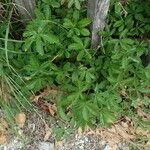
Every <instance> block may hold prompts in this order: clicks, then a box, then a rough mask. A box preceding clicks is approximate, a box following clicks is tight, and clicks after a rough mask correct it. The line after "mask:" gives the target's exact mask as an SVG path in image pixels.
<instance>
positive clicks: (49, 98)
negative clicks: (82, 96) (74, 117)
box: [0, 87, 150, 150]
mask: <svg viewBox="0 0 150 150" xmlns="http://www.w3.org/2000/svg"><path fill="white" fill-rule="evenodd" d="M59 93H60V90H59V89H57V88H51V87H47V88H45V89H44V90H43V91H42V92H40V93H39V94H35V95H32V96H31V100H32V102H33V103H34V104H35V105H36V106H37V107H38V108H39V111H40V113H41V114H42V116H43V118H44V119H45V118H48V117H49V115H50V117H52V118H55V119H56V117H55V116H56V115H57V108H56V99H57V97H58V94H59ZM122 93H123V95H125V92H122ZM137 114H138V115H139V116H140V117H142V118H144V119H147V120H149V118H150V117H149V114H146V113H144V112H143V111H142V110H141V109H140V108H138V109H137ZM54 122H55V123H54ZM54 122H47V123H43V122H42V121H41V119H40V118H39V117H38V116H37V114H34V115H29V116H28V117H27V118H26V115H25V114H24V113H23V112H22V113H20V114H17V115H16V123H17V124H18V126H19V127H20V128H22V130H23V133H24V135H25V136H30V138H31V139H30V142H28V144H27V145H28V146H27V150H31V147H32V150H36V149H37V147H36V146H37V145H38V143H39V142H40V141H45V142H52V143H55V147H56V150H71V149H72V150H76V149H75V145H76V142H77V141H78V142H77V143H79V144H77V145H82V144H80V142H79V139H80V138H83V137H84V138H85V139H86V140H87V139H88V138H89V139H91V141H92V138H93V140H94V141H92V143H90V145H91V146H92V144H94V145H95V150H97V147H99V145H100V143H99V142H97V143H96V142H95V141H99V140H101V141H105V142H104V143H105V144H102V145H106V143H107V144H108V145H109V146H110V147H111V150H117V149H118V144H120V143H128V142H130V141H131V142H133V141H134V140H136V137H137V135H140V136H146V137H148V138H150V131H149V130H144V129H142V128H141V127H135V125H134V123H133V121H132V119H130V118H128V117H126V116H125V117H124V118H123V119H120V120H119V121H118V122H116V123H115V124H113V126H112V127H111V128H103V127H98V128H96V129H94V130H92V129H91V128H89V127H87V128H86V129H85V130H84V131H83V130H82V128H78V130H76V132H75V133H74V135H75V136H74V137H73V138H69V139H68V140H67V141H66V140H65V139H64V140H62V141H56V139H55V135H54V133H53V128H55V126H56V124H57V120H55V121H54ZM1 126H2V127H1ZM23 127H24V128H23ZM5 128H8V125H7V122H5V121H4V120H3V121H1V122H0V131H1V130H2V131H3V132H4V133H2V134H0V135H1V136H0V142H1V144H4V143H7V136H6V133H7V132H6V129H5ZM2 131H1V132H2ZM5 132H6V133H5ZM30 134H31V135H30ZM86 140H85V143H84V144H85V145H84V146H85V147H86V145H88V144H87V143H86ZM81 141H82V140H81ZM94 142H95V143H94ZM67 144H69V145H67ZM149 144H150V141H149V140H148V141H147V143H145V145H147V146H148V145H149ZM70 145H72V146H70ZM102 145H101V147H102ZM84 146H83V147H84ZM60 147H61V148H60ZM67 147H68V148H70V149H67ZM89 147H90V146H89ZM78 148H79V147H78ZM80 148H81V147H80ZM79 150H80V149H79ZM87 150H88V148H87ZM93 150H94V147H93Z"/></svg>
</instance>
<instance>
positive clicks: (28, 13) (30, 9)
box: [14, 0, 35, 21]
mask: <svg viewBox="0 0 150 150" xmlns="http://www.w3.org/2000/svg"><path fill="white" fill-rule="evenodd" d="M14 2H15V4H16V6H17V8H18V11H19V13H20V15H21V18H22V19H23V21H28V20H31V19H32V18H33V16H34V7H35V0H14Z"/></svg>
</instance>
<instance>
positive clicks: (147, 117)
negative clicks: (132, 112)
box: [137, 108, 150, 120]
mask: <svg viewBox="0 0 150 150" xmlns="http://www.w3.org/2000/svg"><path fill="white" fill-rule="evenodd" d="M137 114H138V115H139V116H140V117H142V119H143V120H150V114H149V113H145V112H144V111H142V110H141V109H140V108H138V109H137Z"/></svg>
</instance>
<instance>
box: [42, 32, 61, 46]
mask: <svg viewBox="0 0 150 150" xmlns="http://www.w3.org/2000/svg"><path fill="white" fill-rule="evenodd" d="M41 36H42V38H43V40H44V41H47V42H49V43H50V44H54V43H59V38H58V37H57V36H55V35H53V34H47V35H46V34H42V35H41Z"/></svg>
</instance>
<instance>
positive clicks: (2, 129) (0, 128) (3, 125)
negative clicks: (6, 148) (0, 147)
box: [0, 118, 8, 134]
mask: <svg viewBox="0 0 150 150" xmlns="http://www.w3.org/2000/svg"><path fill="white" fill-rule="evenodd" d="M7 129H8V123H7V122H6V120H5V119H4V118H0V134H5V133H6V132H7Z"/></svg>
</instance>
